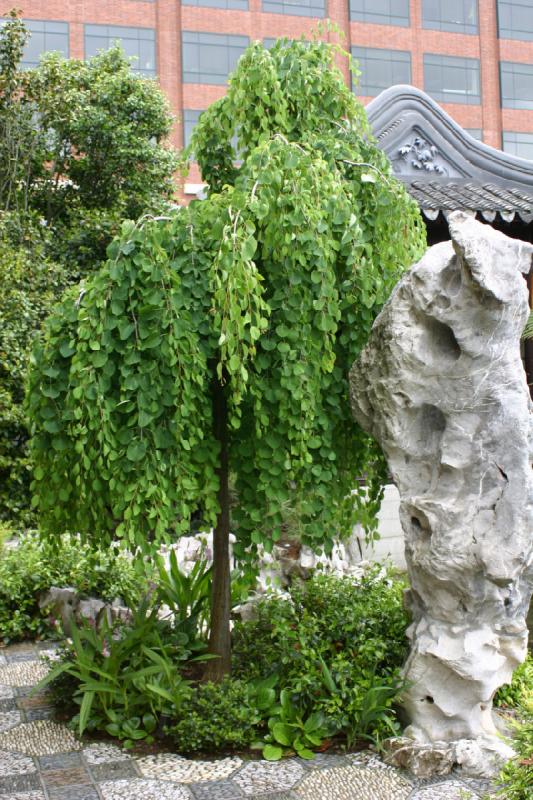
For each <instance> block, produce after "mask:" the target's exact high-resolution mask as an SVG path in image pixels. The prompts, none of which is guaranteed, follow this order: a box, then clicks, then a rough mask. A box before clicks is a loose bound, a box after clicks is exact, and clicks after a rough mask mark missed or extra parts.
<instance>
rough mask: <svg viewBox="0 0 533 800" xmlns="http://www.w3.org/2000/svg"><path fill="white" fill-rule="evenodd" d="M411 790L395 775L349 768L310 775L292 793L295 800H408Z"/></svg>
mask: <svg viewBox="0 0 533 800" xmlns="http://www.w3.org/2000/svg"><path fill="white" fill-rule="evenodd" d="M412 788H413V787H412V786H411V784H410V783H408V782H407V781H406V780H404V778H402V777H401V776H400V775H397V774H396V772H389V771H386V772H385V771H381V770H373V769H368V768H366V767H357V766H349V767H334V768H333V769H328V770H321V771H315V772H313V773H312V774H311V775H309V777H307V778H305V780H303V781H302V783H301V784H300V785H299V786H298V787H297V788H296V789H295V790H294V794H295V795H296V797H297V798H298V800H317V798H318V797H319V798H320V799H321V800H354V799H355V798H357V800H391V798H394V800H408V798H409V795H410V794H411V791H412Z"/></svg>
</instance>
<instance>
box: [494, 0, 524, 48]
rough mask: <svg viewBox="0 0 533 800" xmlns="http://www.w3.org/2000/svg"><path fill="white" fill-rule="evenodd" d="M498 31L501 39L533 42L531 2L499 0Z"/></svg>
mask: <svg viewBox="0 0 533 800" xmlns="http://www.w3.org/2000/svg"><path fill="white" fill-rule="evenodd" d="M498 30H499V35H500V38H501V39H525V40H528V41H533V3H532V2H531V0H498Z"/></svg>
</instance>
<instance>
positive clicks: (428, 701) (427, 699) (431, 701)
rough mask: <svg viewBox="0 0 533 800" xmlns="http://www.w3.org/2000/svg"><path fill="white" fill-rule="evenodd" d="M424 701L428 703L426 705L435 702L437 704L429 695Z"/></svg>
mask: <svg viewBox="0 0 533 800" xmlns="http://www.w3.org/2000/svg"><path fill="white" fill-rule="evenodd" d="M424 700H425V701H426V703H434V702H435V701H434V700H433V698H432V697H431V695H429V694H427V695H426V696H425V698H424Z"/></svg>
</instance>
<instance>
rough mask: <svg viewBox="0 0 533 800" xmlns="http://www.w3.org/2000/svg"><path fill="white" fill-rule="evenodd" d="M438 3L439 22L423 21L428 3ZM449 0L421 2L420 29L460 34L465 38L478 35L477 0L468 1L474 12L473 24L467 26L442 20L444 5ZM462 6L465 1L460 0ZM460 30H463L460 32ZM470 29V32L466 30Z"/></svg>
mask: <svg viewBox="0 0 533 800" xmlns="http://www.w3.org/2000/svg"><path fill="white" fill-rule="evenodd" d="M430 2H433V3H438V4H439V12H440V14H441V19H440V20H438V21H437V20H435V21H433V24H431V21H428V20H427V19H425V17H424V14H425V13H426V7H427V5H428V4H429V3H430ZM448 2H449V0H422V7H421V14H422V27H423V28H424V30H432V31H446V32H448V33H462V34H463V35H465V36H478V35H479V3H478V0H469V2H472V3H473V6H474V10H475V24H469V23H467V22H464V21H463V22H455V23H454V22H453V21H452V20H450V21H446V20H443V19H442V14H443V10H444V8H445V7H446V4H447V3H448ZM462 2H463V4H464V2H465V0H462ZM461 28H462V29H463V30H461ZM467 28H470V30H466V29H467Z"/></svg>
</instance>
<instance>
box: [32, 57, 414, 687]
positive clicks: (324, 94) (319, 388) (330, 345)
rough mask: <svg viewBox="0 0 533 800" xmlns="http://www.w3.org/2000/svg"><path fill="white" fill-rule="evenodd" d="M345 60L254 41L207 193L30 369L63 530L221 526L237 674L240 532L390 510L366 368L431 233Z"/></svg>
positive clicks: (108, 274) (141, 531)
mask: <svg viewBox="0 0 533 800" xmlns="http://www.w3.org/2000/svg"><path fill="white" fill-rule="evenodd" d="M336 53H337V51H336V49H335V48H333V47H332V46H331V45H328V44H326V43H323V42H316V43H313V44H310V45H308V44H307V43H304V42H301V41H298V42H293V43H288V42H287V41H283V42H278V43H277V44H276V45H275V46H274V47H273V48H272V49H271V50H270V51H268V50H266V49H264V48H263V46H262V45H260V44H258V43H256V44H254V45H252V46H250V47H249V48H248V50H247V51H246V53H245V54H244V56H243V57H242V58H241V60H240V62H239V65H238V67H237V70H236V72H235V73H234V75H233V77H232V78H231V80H230V84H229V89H228V94H227V95H226V97H224V98H223V99H222V100H219V101H217V102H216V103H214V104H213V105H212V106H211V107H210V108H209V109H208V110H207V111H206V112H204V113H203V114H202V116H201V118H200V121H199V123H198V126H197V127H196V129H195V132H194V134H193V136H192V141H191V146H190V151H189V155H190V156H191V157H192V156H193V155H194V157H195V158H196V160H197V161H198V163H199V164H200V167H201V169H202V175H203V179H204V180H205V181H206V183H207V187H208V188H207V191H208V196H207V199H205V200H203V201H197V202H193V203H191V205H190V206H189V207H188V208H182V209H180V210H178V211H176V212H174V213H171V214H169V215H167V216H166V217H165V218H158V219H150V218H145V219H143V220H140V221H139V222H137V223H134V222H127V223H125V224H124V225H123V228H122V233H121V236H120V237H118V238H117V239H116V240H115V241H114V242H113V243H112V244H111V245H110V247H109V248H108V257H109V259H108V261H107V263H106V264H105V265H104V266H103V267H102V269H101V270H100V271H99V272H98V273H96V274H95V275H94V276H93V277H92V278H91V280H90V281H88V282H87V284H86V286H85V293H84V294H83V296H79V295H78V293H71V294H70V295H69V296H67V297H66V298H65V300H64V302H63V303H62V305H61V307H60V308H59V309H58V310H57V311H56V313H55V314H54V315H53V316H52V317H51V318H50V319H49V321H48V323H47V324H46V330H45V336H44V340H43V342H42V344H41V346H40V347H39V348H38V349H37V350H36V351H35V356H34V361H33V368H32V370H31V374H30V392H29V411H30V416H31V419H32V423H33V431H34V435H33V440H32V453H33V457H34V460H35V463H36V470H35V481H34V484H33V488H34V492H35V497H34V502H35V504H36V506H37V508H38V509H39V511H40V514H41V519H42V523H43V527H44V528H45V529H46V530H47V531H49V532H50V533H51V534H56V533H58V532H60V531H62V530H64V529H70V530H75V531H80V532H81V533H82V534H83V535H85V536H87V537H95V538H97V539H99V540H102V539H103V540H104V541H106V540H107V541H111V540H113V539H114V538H116V537H118V538H121V539H123V540H124V541H125V542H127V543H128V544H129V545H131V546H133V547H138V546H140V547H142V548H146V546H147V542H148V543H151V542H153V543H156V542H158V541H160V540H161V539H164V538H168V537H174V536H175V535H177V534H180V533H182V532H186V531H188V530H189V528H190V521H191V516H192V515H193V514H195V513H198V511H200V512H201V515H202V518H203V521H204V524H205V525H207V526H209V525H211V526H213V528H214V573H213V597H212V614H211V634H210V635H211V638H210V649H211V652H212V653H214V654H216V655H217V656H219V658H218V659H215V660H212V661H210V662H209V663H208V667H207V670H208V671H207V674H208V677H210V678H214V679H220V678H221V677H222V675H223V674H224V673H225V672H227V671H228V670H229V668H230V634H229V613H230V575H229V559H228V538H229V532H230V528H231V530H232V531H233V532H234V533H235V534H236V536H237V544H236V547H235V553H236V556H237V557H238V558H239V559H241V560H244V559H246V558H252V557H253V554H254V553H255V551H256V549H257V547H258V546H259V545H263V546H264V547H265V548H266V549H267V550H268V549H270V548H271V547H272V544H273V543H274V542H276V541H278V540H279V539H280V537H281V536H282V532H283V528H284V524H285V522H286V519H287V515H288V514H289V513H294V512H295V511H296V515H297V518H298V522H299V528H300V535H301V538H302V540H303V541H304V542H305V543H308V544H310V545H311V546H312V547H313V548H315V549H320V548H325V549H326V550H327V549H328V548H330V547H331V544H332V540H333V538H334V537H336V536H338V535H339V534H347V533H349V532H350V531H351V529H352V525H353V524H354V522H357V521H361V522H363V524H365V526H366V527H367V528H369V529H372V527H373V525H375V513H376V510H377V507H378V505H379V498H380V492H381V486H382V481H383V478H384V463H383V459H382V458H381V456H380V454H379V452H378V451H377V449H376V446H375V444H374V443H373V442H372V441H371V440H370V439H369V438H368V437H367V436H366V435H365V434H364V433H363V432H362V431H361V430H360V429H359V428H358V426H357V425H356V424H355V422H354V421H353V419H352V416H351V413H350V407H349V399H348V371H349V368H350V367H351V365H352V363H353V361H354V360H355V358H356V357H357V355H358V354H359V352H360V350H361V348H362V346H363V344H364V342H365V340H366V338H367V335H368V333H369V330H370V327H371V325H372V322H373V319H374V318H375V316H376V314H377V312H378V311H379V309H380V308H381V306H382V305H383V303H384V302H385V300H386V298H387V296H388V295H389V293H390V291H391V290H392V288H393V286H394V284H395V283H396V281H397V280H398V278H399V276H400V274H401V273H402V270H403V269H405V268H406V267H407V266H408V265H410V264H411V263H412V262H413V261H414V260H415V259H416V258H418V257H419V256H420V255H421V253H422V252H423V249H424V246H425V243H424V233H423V231H424V227H423V224H422V222H421V219H420V216H419V213H418V209H417V206H416V204H415V203H414V201H412V200H411V199H410V198H409V197H408V195H407V193H406V191H405V189H404V188H403V186H402V185H401V184H400V183H399V182H398V181H397V180H396V179H395V178H394V176H393V174H392V170H391V167H390V164H389V163H388V161H387V159H386V157H385V155H384V154H383V153H382V152H381V151H380V149H379V148H378V147H377V145H376V143H375V141H374V140H373V138H372V136H371V133H370V129H369V126H368V122H367V120H366V117H365V113H364V110H363V108H362V106H361V105H360V104H359V102H358V101H357V100H356V98H355V96H354V95H353V94H352V92H351V91H350V90H349V89H348V88H347V87H346V85H345V83H344V81H343V78H342V74H341V73H340V71H339V70H338V69H337V68H336V67H335V64H334V58H335V55H336ZM233 137H236V147H237V151H235V150H234V149H233V146H232V143H231V142H232V138H233ZM237 153H238V157H239V159H240V160H241V163H240V165H236V160H237ZM230 476H231V478H232V484H233V490H234V494H235V500H234V502H233V503H230ZM359 476H364V477H365V479H366V487H367V489H365V490H363V489H361V490H358V491H355V492H354V491H353V490H354V487H356V484H357V481H356V479H357V478H358V477H359ZM366 491H368V497H367V496H366Z"/></svg>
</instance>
